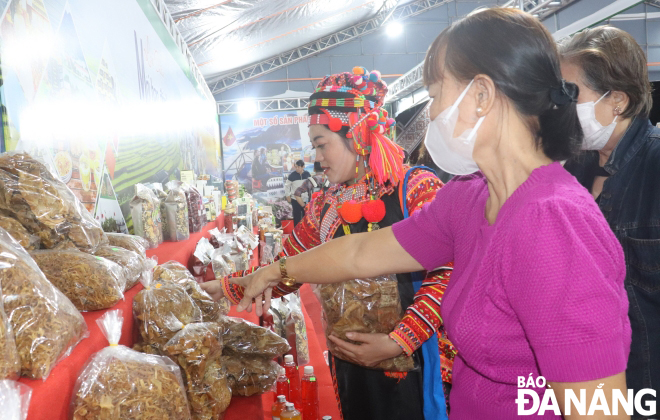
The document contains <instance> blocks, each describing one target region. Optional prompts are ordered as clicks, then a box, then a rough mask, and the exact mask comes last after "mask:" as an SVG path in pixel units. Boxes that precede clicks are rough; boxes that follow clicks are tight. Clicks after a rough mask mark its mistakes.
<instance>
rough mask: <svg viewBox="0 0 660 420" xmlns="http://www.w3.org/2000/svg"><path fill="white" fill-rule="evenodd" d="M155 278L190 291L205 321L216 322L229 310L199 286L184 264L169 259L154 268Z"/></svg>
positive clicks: (187, 291) (189, 294)
mask: <svg viewBox="0 0 660 420" xmlns="http://www.w3.org/2000/svg"><path fill="white" fill-rule="evenodd" d="M154 280H155V281H157V282H158V281H160V282H172V283H175V284H178V285H180V286H181V287H183V289H184V290H185V291H186V293H188V296H190V297H191V298H192V300H193V302H195V304H196V305H197V306H198V307H199V309H200V310H201V311H202V320H203V321H204V322H215V321H217V320H218V317H219V316H220V315H226V314H227V313H228V312H229V309H228V308H225V307H224V306H223V305H221V304H220V303H219V302H216V301H214V300H213V298H212V297H211V296H209V294H208V293H206V292H205V291H204V290H203V289H202V288H201V287H200V286H199V284H198V283H197V282H196V281H195V279H194V278H193V276H192V275H191V274H190V272H189V271H188V269H187V268H186V267H185V266H184V265H182V264H180V263H178V262H176V261H168V262H166V263H164V264H161V265H159V266H157V267H156V268H155V269H154ZM222 300H226V299H222ZM227 303H229V302H227Z"/></svg>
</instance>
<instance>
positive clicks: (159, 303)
mask: <svg viewBox="0 0 660 420" xmlns="http://www.w3.org/2000/svg"><path fill="white" fill-rule="evenodd" d="M149 274H151V273H148V274H147V275H145V276H143V277H142V279H141V280H140V281H141V283H142V285H143V286H144V290H141V291H140V292H139V293H138V294H137V295H136V296H135V299H133V315H134V316H135V319H136V324H137V328H138V331H139V332H140V336H141V337H142V340H143V341H144V343H145V344H150V345H152V346H153V347H154V348H155V349H157V350H162V347H163V346H164V345H165V344H166V343H167V342H168V341H169V340H170V339H171V338H172V337H173V336H174V334H176V333H177V332H179V331H180V330H181V329H182V328H183V327H184V326H186V325H188V324H191V323H193V322H202V311H201V310H200V309H199V307H198V306H197V305H196V304H195V302H194V301H193V300H192V298H191V297H190V296H189V295H188V294H187V293H186V291H185V289H184V288H183V287H182V286H180V285H178V284H176V283H166V282H156V281H154V280H153V277H152V276H151V275H149Z"/></svg>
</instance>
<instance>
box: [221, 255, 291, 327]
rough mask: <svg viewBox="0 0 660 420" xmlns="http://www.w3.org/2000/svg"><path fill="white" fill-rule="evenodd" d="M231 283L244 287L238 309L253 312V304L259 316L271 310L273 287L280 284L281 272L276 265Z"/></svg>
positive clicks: (231, 279)
mask: <svg viewBox="0 0 660 420" xmlns="http://www.w3.org/2000/svg"><path fill="white" fill-rule="evenodd" d="M229 281H230V282H231V283H234V284H237V285H239V286H243V289H244V290H243V299H242V300H241V301H240V303H239V304H238V306H237V307H236V309H237V310H238V311H239V312H242V311H247V312H252V304H253V303H254V309H255V312H256V314H257V315H258V316H261V315H263V313H264V312H267V311H268V309H269V308H270V301H271V298H272V296H273V287H275V286H277V284H278V283H279V282H280V271H279V269H278V268H277V266H276V265H275V264H271V265H269V266H267V267H264V268H261V269H259V270H257V271H255V272H254V273H252V274H250V275H247V276H245V277H237V278H230V279H229Z"/></svg>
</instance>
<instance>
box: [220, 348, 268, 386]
mask: <svg viewBox="0 0 660 420" xmlns="http://www.w3.org/2000/svg"><path fill="white" fill-rule="evenodd" d="M222 364H223V365H224V366H225V368H226V369H227V376H228V377H229V386H231V391H232V395H234V396H242V397H250V396H252V395H255V394H263V393H264V392H268V391H270V390H271V388H272V387H273V384H274V383H275V381H276V380H277V375H278V374H279V370H280V365H278V364H277V363H275V362H274V361H272V360H271V359H269V358H267V357H260V356H251V355H245V354H231V355H227V356H224V355H223V356H222Z"/></svg>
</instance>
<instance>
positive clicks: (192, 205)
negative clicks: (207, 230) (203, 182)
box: [187, 185, 206, 232]
mask: <svg viewBox="0 0 660 420" xmlns="http://www.w3.org/2000/svg"><path fill="white" fill-rule="evenodd" d="M187 187H188V189H187V197H188V203H189V205H188V215H189V220H192V222H193V225H192V229H191V232H201V231H202V228H203V227H204V225H205V224H206V213H205V212H204V201H203V199H202V194H201V193H200V192H199V190H198V189H197V188H195V187H193V186H190V185H188V186H187Z"/></svg>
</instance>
